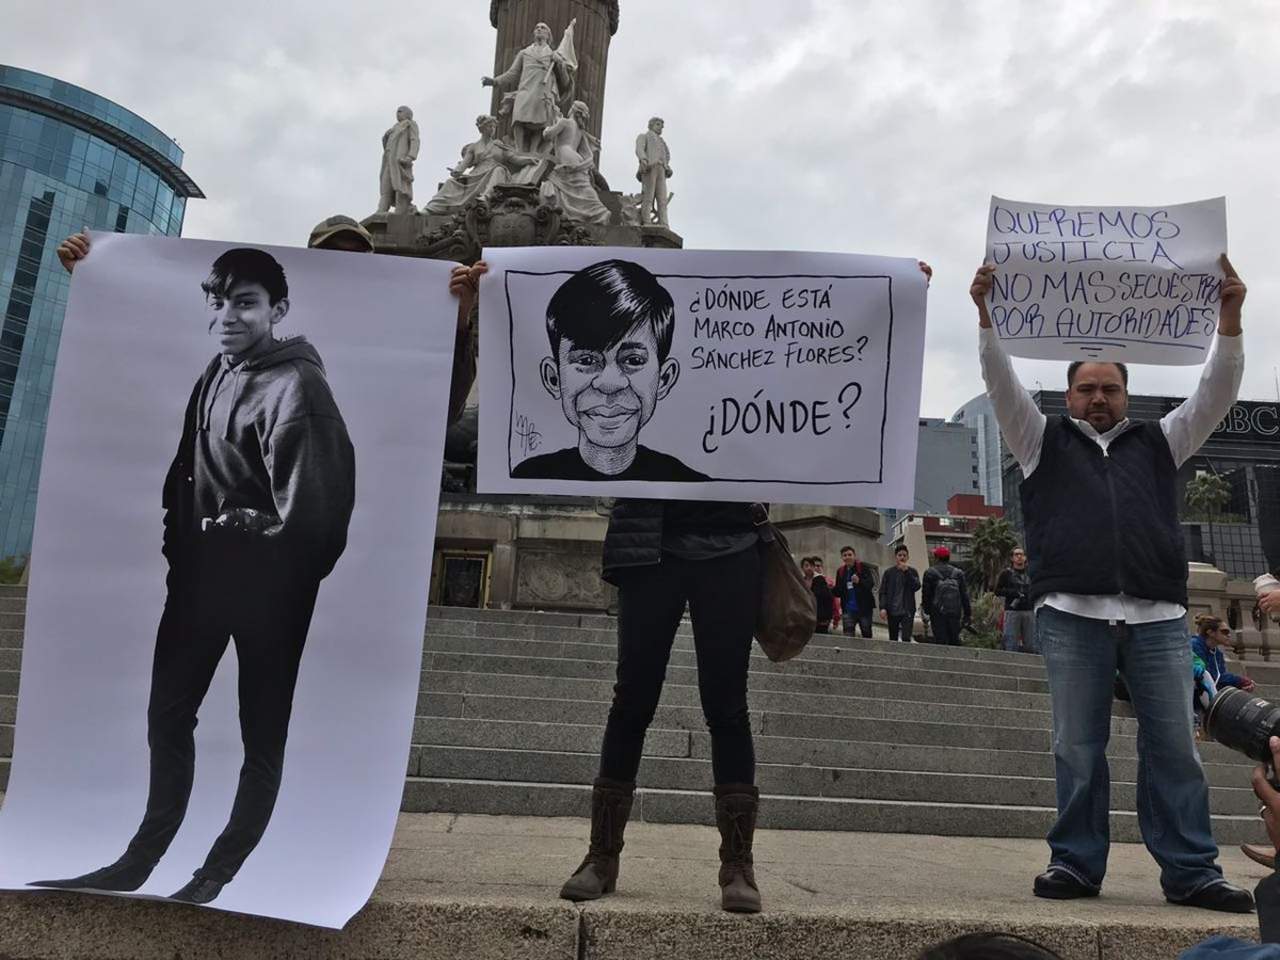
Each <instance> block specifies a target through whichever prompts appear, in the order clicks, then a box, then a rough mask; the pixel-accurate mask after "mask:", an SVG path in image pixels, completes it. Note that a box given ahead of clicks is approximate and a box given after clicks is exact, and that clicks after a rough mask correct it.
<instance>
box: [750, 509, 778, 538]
mask: <svg viewBox="0 0 1280 960" xmlns="http://www.w3.org/2000/svg"><path fill="white" fill-rule="evenodd" d="M750 510H751V522H752V523H753V524H755V527H756V535H757V536H759V537H760V539H761V540H763V541H764V542H765V543H773V542H774V538H773V524H771V523H770V522H769V508H768V507H766V506H765V505H764V504H763V503H753V504H751V507H750Z"/></svg>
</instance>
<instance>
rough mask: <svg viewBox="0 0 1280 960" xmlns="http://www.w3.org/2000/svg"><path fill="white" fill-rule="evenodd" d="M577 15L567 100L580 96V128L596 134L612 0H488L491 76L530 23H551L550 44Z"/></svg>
mask: <svg viewBox="0 0 1280 960" xmlns="http://www.w3.org/2000/svg"><path fill="white" fill-rule="evenodd" d="M575 17H576V18H577V20H578V23H577V26H575V27H574V46H575V48H576V50H577V54H578V78H577V90H576V92H575V93H574V96H573V99H575V100H582V101H583V102H585V103H586V105H587V107H588V108H589V110H590V119H589V120H588V122H587V124H586V127H587V130H588V131H589V132H590V133H591V135H592V136H594V137H596V138H599V136H600V129H601V118H602V116H603V114H604V77H605V68H606V67H607V65H608V60H609V41H610V40H611V39H612V37H613V35H614V34H615V33H617V32H618V0H491V2H490V4H489V22H490V23H492V24H493V25H494V27H496V28H497V30H498V43H497V46H496V48H495V51H494V60H493V75H494V76H498V75H499V74H500V73H502V72H503V71H504V70H506V69H507V68H508V67H510V66H511V62H512V60H514V59H515V56H516V54H517V53H519V52H520V51H521V50H523V49H524V48H525V47H527V46H528V45H529V43H530V40H531V38H532V37H533V28H534V26H536V25H537V24H539V23H545V24H546V25H547V26H549V27H550V28H551V36H552V40H551V45H552V47H555V46H556V45H557V44H558V43H559V42H560V37H561V35H562V34H563V33H564V29H565V27H567V26H568V25H569V21H570V20H573V19H574V18H575ZM502 95H503V91H500V90H496V89H495V90H494V94H493V107H492V111H491V112H492V113H493V115H494V116H495V117H496V116H498V111H499V108H500V107H501V105H502Z"/></svg>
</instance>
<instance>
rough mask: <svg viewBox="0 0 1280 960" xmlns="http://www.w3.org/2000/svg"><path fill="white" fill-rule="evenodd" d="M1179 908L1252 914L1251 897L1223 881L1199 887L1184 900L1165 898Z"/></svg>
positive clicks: (1247, 892)
mask: <svg viewBox="0 0 1280 960" xmlns="http://www.w3.org/2000/svg"><path fill="white" fill-rule="evenodd" d="M1165 899H1166V900H1168V901H1169V902H1170V903H1176V904H1177V905H1178V906H1180V907H1200V908H1201V909H1203V910H1221V911H1222V912H1223V913H1253V895H1252V894H1251V893H1249V891H1248V890H1242V889H1240V888H1239V887H1236V886H1233V885H1231V884H1229V883H1227V882H1226V881H1225V880H1223V881H1222V882H1221V883H1211V884H1209V886H1207V887H1201V888H1200V889H1199V890H1197V891H1196V892H1195V893H1193V894H1192V895H1191V896H1189V897H1187V898H1186V899H1185V900H1175V899H1173V897H1168V896H1166V897H1165Z"/></svg>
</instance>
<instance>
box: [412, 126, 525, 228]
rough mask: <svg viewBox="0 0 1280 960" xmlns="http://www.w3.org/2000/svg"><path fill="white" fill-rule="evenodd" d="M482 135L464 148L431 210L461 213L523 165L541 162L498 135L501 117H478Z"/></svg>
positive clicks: (430, 203)
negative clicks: (498, 137) (520, 151)
mask: <svg viewBox="0 0 1280 960" xmlns="http://www.w3.org/2000/svg"><path fill="white" fill-rule="evenodd" d="M476 129H477V130H479V131H480V139H479V140H477V141H476V142H475V143H469V144H467V145H466V146H465V147H463V148H462V159H461V160H459V161H458V165H457V166H456V167H452V168H450V170H449V179H448V180H446V181H445V182H444V184H443V185H442V186H441V187H440V190H439V192H438V193H437V194H436V195H435V196H434V197H432V198H431V200H430V202H428V203H427V206H426V210H427V213H436V214H449V213H457V212H458V211H459V210H461V209H462V208H463V207H464V206H466V204H467V202H468V201H470V200H473V199H475V198H476V197H484V196H488V194H489V191H490V190H492V189H493V188H494V187H496V186H497V185H499V184H502V183H508V182H510V181H511V180H512V179H513V176H512V174H513V173H515V174H517V177H516V179H519V176H518V174H519V172H520V171H521V170H522V169H523V168H527V167H530V166H532V165H534V164H536V163H538V162H539V161H538V158H537V157H532V156H528V155H527V154H522V153H518V152H516V151H515V150H513V149H512V148H511V147H510V146H508V145H507V144H505V143H503V142H502V141H501V140H499V139H497V138H496V137H495V136H494V134H495V132H496V131H497V129H498V121H497V120H496V119H495V118H493V117H490V116H487V115H483V114H482V115H481V116H479V117H476Z"/></svg>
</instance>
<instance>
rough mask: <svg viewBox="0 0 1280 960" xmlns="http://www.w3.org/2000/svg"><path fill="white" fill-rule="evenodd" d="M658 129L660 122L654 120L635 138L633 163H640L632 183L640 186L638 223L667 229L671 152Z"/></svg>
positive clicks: (656, 118)
mask: <svg viewBox="0 0 1280 960" xmlns="http://www.w3.org/2000/svg"><path fill="white" fill-rule="evenodd" d="M662 127H663V123H662V118H661V117H654V118H653V119H651V120H650V121H649V129H648V130H646V131H645V132H644V133H642V134H640V136H638V137H636V159H637V160H638V161H639V162H640V167H639V169H638V170H636V179H637V180H639V181H640V186H641V191H640V223H641V224H647V223H658V224H659V225H661V226H664V227H669V226H670V225H671V224H670V223H668V222H667V201H668V200H669V199H670V197H669V195H668V193H667V178H668V177H670V176H672V172H671V151H670V150H668V149H667V142H666V141H665V140H663V139H662Z"/></svg>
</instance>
